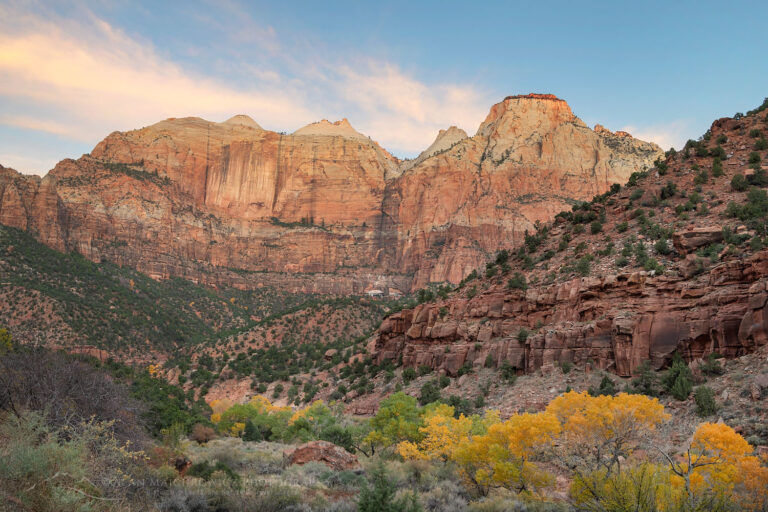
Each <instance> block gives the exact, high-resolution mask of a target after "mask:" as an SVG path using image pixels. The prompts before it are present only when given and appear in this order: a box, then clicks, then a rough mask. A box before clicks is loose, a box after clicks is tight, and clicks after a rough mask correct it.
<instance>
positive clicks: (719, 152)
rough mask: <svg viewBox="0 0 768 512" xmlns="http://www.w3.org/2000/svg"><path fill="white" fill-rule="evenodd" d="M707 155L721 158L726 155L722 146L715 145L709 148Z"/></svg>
mask: <svg viewBox="0 0 768 512" xmlns="http://www.w3.org/2000/svg"><path fill="white" fill-rule="evenodd" d="M709 156H713V157H715V158H721V159H722V158H725V157H726V155H725V150H724V149H723V147H722V146H720V145H717V146H715V147H714V148H712V149H710V150H709Z"/></svg>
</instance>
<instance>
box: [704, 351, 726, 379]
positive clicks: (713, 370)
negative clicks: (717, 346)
mask: <svg viewBox="0 0 768 512" xmlns="http://www.w3.org/2000/svg"><path fill="white" fill-rule="evenodd" d="M719 358H720V355H719V354H716V353H712V354H709V355H708V356H707V360H706V361H704V362H703V363H702V364H701V365H700V366H699V370H701V373H703V374H704V375H710V376H712V375H722V374H724V373H725V368H723V366H722V365H721V364H720V361H719V360H718V359H719Z"/></svg>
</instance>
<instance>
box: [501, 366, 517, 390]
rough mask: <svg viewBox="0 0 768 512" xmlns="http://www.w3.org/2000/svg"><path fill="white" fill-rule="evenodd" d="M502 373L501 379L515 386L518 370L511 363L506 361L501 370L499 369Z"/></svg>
mask: <svg viewBox="0 0 768 512" xmlns="http://www.w3.org/2000/svg"><path fill="white" fill-rule="evenodd" d="M499 370H500V373H501V378H502V379H504V380H505V381H506V382H507V384H510V385H512V384H514V383H515V381H516V380H517V368H515V367H514V366H512V365H511V364H510V363H509V361H504V362H503V363H501V368H500V369H499Z"/></svg>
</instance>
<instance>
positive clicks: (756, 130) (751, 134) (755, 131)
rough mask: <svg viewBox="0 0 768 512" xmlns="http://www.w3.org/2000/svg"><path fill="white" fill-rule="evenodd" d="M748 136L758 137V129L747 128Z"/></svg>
mask: <svg viewBox="0 0 768 512" xmlns="http://www.w3.org/2000/svg"><path fill="white" fill-rule="evenodd" d="M749 136H750V137H752V138H753V139H756V138H758V137H760V130H759V129H758V128H752V129H751V130H749Z"/></svg>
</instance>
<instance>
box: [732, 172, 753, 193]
mask: <svg viewBox="0 0 768 512" xmlns="http://www.w3.org/2000/svg"><path fill="white" fill-rule="evenodd" d="M748 186H749V184H748V183H747V179H746V178H745V177H744V175H743V174H735V175H734V176H733V178H731V188H732V189H733V190H735V191H737V192H744V191H745V190H747V187H748Z"/></svg>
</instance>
